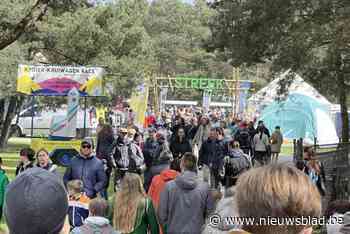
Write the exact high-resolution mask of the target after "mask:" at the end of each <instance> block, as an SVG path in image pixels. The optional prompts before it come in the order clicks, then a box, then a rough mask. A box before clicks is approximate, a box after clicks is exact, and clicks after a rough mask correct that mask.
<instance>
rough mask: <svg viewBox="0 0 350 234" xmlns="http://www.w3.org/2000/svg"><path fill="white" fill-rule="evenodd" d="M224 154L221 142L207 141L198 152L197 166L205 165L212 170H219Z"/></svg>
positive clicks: (223, 146)
mask: <svg viewBox="0 0 350 234" xmlns="http://www.w3.org/2000/svg"><path fill="white" fill-rule="evenodd" d="M225 154H226V147H225V142H224V141H223V140H212V139H210V138H209V139H208V140H206V141H205V142H204V143H203V144H202V147H201V148H200V150H199V159H198V164H199V165H203V164H204V165H207V166H208V167H210V168H213V169H220V168H222V167H223V165H224V157H225Z"/></svg>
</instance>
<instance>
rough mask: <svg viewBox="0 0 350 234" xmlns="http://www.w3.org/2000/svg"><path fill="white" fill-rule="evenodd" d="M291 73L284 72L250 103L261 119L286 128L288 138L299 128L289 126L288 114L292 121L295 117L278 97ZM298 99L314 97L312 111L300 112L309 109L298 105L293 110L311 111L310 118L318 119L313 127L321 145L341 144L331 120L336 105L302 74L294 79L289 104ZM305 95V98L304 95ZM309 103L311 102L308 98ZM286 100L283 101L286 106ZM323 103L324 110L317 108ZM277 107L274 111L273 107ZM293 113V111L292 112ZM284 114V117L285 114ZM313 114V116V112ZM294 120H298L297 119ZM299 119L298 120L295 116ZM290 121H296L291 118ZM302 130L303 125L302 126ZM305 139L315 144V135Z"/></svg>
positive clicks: (288, 99) (253, 97)
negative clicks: (313, 140) (332, 110)
mask: <svg viewBox="0 0 350 234" xmlns="http://www.w3.org/2000/svg"><path fill="white" fill-rule="evenodd" d="M288 74H290V71H289V70H288V71H287V72H285V73H283V74H282V75H281V76H279V77H278V78H277V79H275V80H273V81H272V82H270V83H269V84H268V85H267V86H266V87H264V88H263V89H261V90H260V91H258V92H257V93H256V94H255V95H253V96H252V97H251V98H250V99H249V100H248V103H249V105H251V106H254V108H255V109H256V111H257V112H258V113H259V114H260V113H261V117H260V118H261V119H262V120H264V121H265V122H267V123H270V125H282V126H281V127H282V129H283V125H285V129H284V130H285V131H286V132H285V134H286V138H288V137H287V135H288V131H295V130H296V128H297V126H296V127H292V125H290V124H289V125H288V126H287V123H286V121H287V120H286V118H287V117H288V114H287V113H290V114H289V118H291V114H292V113H293V111H292V112H291V110H290V109H289V110H287V108H288V107H287V106H288V105H287V106H285V107H283V105H278V104H276V99H277V97H278V89H279V83H280V82H281V81H282V80H283V79H285V78H286V76H287V75H288ZM295 95H296V96H297V97H302V96H305V97H308V98H311V99H310V100H313V101H310V103H313V104H311V105H315V106H313V107H312V108H306V109H307V110H306V109H302V110H301V109H300V108H305V107H302V105H296V106H294V107H293V108H298V107H300V108H299V109H295V112H298V111H304V112H305V111H309V112H310V113H309V114H307V115H309V116H311V115H312V116H314V120H313V121H314V123H313V124H312V126H314V134H315V137H317V140H318V144H332V143H337V142H338V141H339V138H338V136H337V132H336V128H335V124H334V122H333V121H332V118H331V114H330V112H331V107H332V103H330V102H329V101H328V100H327V99H326V98H325V97H323V96H322V95H321V94H320V93H319V92H318V91H317V90H316V89H315V88H314V87H312V86H311V85H310V84H308V83H307V82H305V81H304V80H303V79H302V78H301V77H300V76H299V75H298V74H294V79H293V80H292V82H291V84H290V85H289V88H288V98H287V99H286V101H288V102H289V104H290V102H291V99H293V97H294V96H295ZM300 95H301V96H300ZM305 100H308V99H307V98H306V99H305ZM283 102H284V101H283V100H282V103H283ZM319 104H320V105H321V106H322V107H323V108H322V109H319V108H317V107H316V106H319ZM272 106H273V108H272ZM267 110H269V111H270V112H269V113H267V112H266V111H267ZM288 111H289V112H288ZM283 112H284V114H283ZM311 112H313V113H311ZM293 118H294V117H293ZM295 118H296V117H295ZM288 121H292V120H291V119H289V120H288ZM295 121H296V119H295ZM298 121H299V124H301V123H303V118H302V117H300V119H298ZM305 121H306V120H305ZM298 127H300V126H298ZM269 128H270V130H273V128H274V126H269ZM301 137H304V138H305V139H308V140H311V141H312V136H301Z"/></svg>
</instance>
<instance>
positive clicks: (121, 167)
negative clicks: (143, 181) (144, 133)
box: [113, 128, 144, 185]
mask: <svg viewBox="0 0 350 234" xmlns="http://www.w3.org/2000/svg"><path fill="white" fill-rule="evenodd" d="M127 133H128V130H127V129H125V128H122V129H120V135H119V136H118V138H117V141H116V144H115V149H114V152H113V158H114V161H115V165H116V167H117V170H116V174H115V185H118V184H119V182H120V179H122V178H123V177H124V175H125V173H126V172H132V173H137V174H141V173H142V172H143V170H144V158H143V153H142V150H141V149H140V147H138V146H137V145H136V144H135V142H134V141H133V139H129V138H128V136H127Z"/></svg>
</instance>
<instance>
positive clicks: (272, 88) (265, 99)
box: [248, 70, 332, 108]
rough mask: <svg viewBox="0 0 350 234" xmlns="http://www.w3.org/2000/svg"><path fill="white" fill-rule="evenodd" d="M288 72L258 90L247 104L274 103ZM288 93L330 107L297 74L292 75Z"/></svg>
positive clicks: (324, 99)
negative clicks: (296, 94) (307, 97)
mask: <svg viewBox="0 0 350 234" xmlns="http://www.w3.org/2000/svg"><path fill="white" fill-rule="evenodd" d="M290 73H291V72H290V70H288V71H286V72H285V73H283V74H282V75H280V76H279V77H278V78H277V79H274V80H273V81H271V82H270V83H269V84H268V85H267V86H265V87H264V88H262V89H261V90H259V91H258V92H257V93H256V94H254V95H253V96H252V97H250V98H249V99H248V103H254V104H257V105H265V106H266V105H268V104H270V103H272V102H273V101H275V99H276V98H277V97H278V93H277V91H278V89H279V84H280V82H281V81H282V80H284V79H286V76H287V75H289V74H290ZM288 92H289V93H299V94H303V95H306V96H309V97H312V98H314V99H316V100H317V101H319V102H320V103H322V104H324V105H327V106H329V108H330V107H331V105H332V103H330V102H329V101H328V100H327V99H326V98H325V97H323V96H322V95H321V94H320V93H319V92H318V91H317V90H316V89H315V88H314V87H312V86H311V85H310V84H308V83H307V82H305V80H304V79H303V78H301V77H300V76H299V75H298V74H294V79H293V81H292V83H291V84H290V85H289V88H288Z"/></svg>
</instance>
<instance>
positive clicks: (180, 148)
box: [170, 128, 192, 172]
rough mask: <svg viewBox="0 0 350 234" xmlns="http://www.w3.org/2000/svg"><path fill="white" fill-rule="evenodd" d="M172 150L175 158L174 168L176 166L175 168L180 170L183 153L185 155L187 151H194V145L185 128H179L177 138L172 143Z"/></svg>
mask: <svg viewBox="0 0 350 234" xmlns="http://www.w3.org/2000/svg"><path fill="white" fill-rule="evenodd" d="M170 151H171V153H172V154H173V158H174V161H173V164H174V165H175V166H174V168H176V169H175V170H177V171H179V172H180V171H181V169H180V159H181V157H182V155H184V154H185V153H187V152H189V153H191V152H192V147H191V145H190V143H189V142H188V140H187V139H186V133H185V130H184V128H179V129H178V130H177V135H176V137H175V139H174V140H173V141H172V142H171V143H170Z"/></svg>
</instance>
